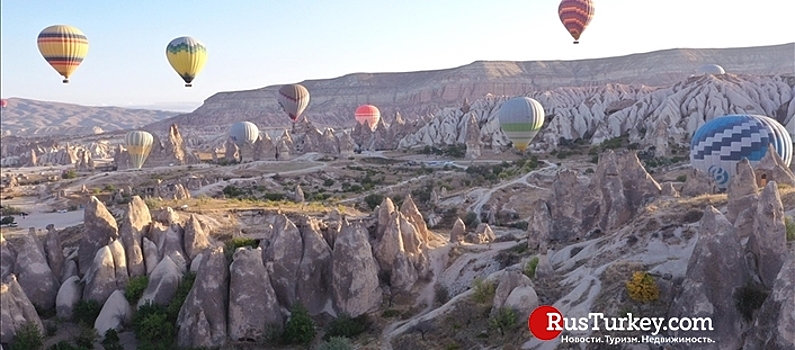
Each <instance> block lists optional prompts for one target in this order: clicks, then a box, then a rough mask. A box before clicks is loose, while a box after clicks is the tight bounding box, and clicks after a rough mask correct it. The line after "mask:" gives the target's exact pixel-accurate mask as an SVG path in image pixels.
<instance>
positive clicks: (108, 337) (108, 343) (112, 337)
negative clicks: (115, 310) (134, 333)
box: [102, 328, 124, 350]
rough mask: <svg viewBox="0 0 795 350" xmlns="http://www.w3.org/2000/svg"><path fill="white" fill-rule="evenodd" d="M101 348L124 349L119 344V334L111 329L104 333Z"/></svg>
mask: <svg viewBox="0 0 795 350" xmlns="http://www.w3.org/2000/svg"><path fill="white" fill-rule="evenodd" d="M102 347H104V348H105V350H124V347H123V346H121V343H120V342H119V334H118V333H116V330H115V329H113V328H111V329H108V330H107V331H105V339H103V340H102Z"/></svg>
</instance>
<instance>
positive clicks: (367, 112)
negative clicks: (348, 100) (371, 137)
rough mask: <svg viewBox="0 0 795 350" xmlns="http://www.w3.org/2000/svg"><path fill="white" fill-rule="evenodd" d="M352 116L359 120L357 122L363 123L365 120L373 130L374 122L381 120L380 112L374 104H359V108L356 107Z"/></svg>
mask: <svg viewBox="0 0 795 350" xmlns="http://www.w3.org/2000/svg"><path fill="white" fill-rule="evenodd" d="M354 117H356V121H357V122H359V124H362V125H364V123H365V122H367V123H368V124H369V126H370V130H375V127H376V124H378V121H379V120H381V112H380V111H378V108H376V106H373V105H361V106H359V108H356V113H354Z"/></svg>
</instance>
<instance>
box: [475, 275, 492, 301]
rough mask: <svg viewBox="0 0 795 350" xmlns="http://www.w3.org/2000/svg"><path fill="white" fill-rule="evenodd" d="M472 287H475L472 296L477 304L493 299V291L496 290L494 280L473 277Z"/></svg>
mask: <svg viewBox="0 0 795 350" xmlns="http://www.w3.org/2000/svg"><path fill="white" fill-rule="evenodd" d="M472 287H473V288H474V289H475V294H474V295H473V296H472V298H473V300H475V302H476V303H479V304H483V303H486V302H491V300H492V299H494V292H495V291H496V290H497V288H496V286H495V285H494V282H491V281H484V280H483V278H481V277H478V278H476V279H475V282H473V283H472Z"/></svg>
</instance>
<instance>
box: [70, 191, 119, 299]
mask: <svg viewBox="0 0 795 350" xmlns="http://www.w3.org/2000/svg"><path fill="white" fill-rule="evenodd" d="M83 222H84V226H85V228H84V231H83V239H82V240H80V248H79V250H78V251H79V255H78V262H77V265H78V267H79V268H80V273H81V274H85V273H86V272H87V271H88V269H89V267H90V266H91V262H92V261H93V260H94V257H95V256H96V255H97V251H98V250H99V249H100V248H101V247H102V246H105V245H107V244H108V243H110V242H111V241H112V240H114V239H116V238H118V237H119V233H118V232H119V230H118V228H117V226H116V219H114V218H113V215H111V214H110V212H109V211H108V209H107V208H106V207H105V204H102V202H100V201H99V199H97V197H94V196H92V197H91V199H90V200H89V202H88V205H86V208H85V210H84V211H83ZM103 302H104V300H103Z"/></svg>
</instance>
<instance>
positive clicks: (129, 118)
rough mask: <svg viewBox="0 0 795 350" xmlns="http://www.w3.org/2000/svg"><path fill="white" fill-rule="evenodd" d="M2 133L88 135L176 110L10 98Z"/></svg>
mask: <svg viewBox="0 0 795 350" xmlns="http://www.w3.org/2000/svg"><path fill="white" fill-rule="evenodd" d="M0 113H2V123H1V124H0V129H2V134H3V135H19V136H33V135H90V134H96V133H101V132H103V131H105V132H107V131H115V130H123V129H130V128H136V127H141V126H144V125H147V124H151V123H154V122H157V121H160V120H163V119H166V118H169V117H173V116H175V115H178V114H179V113H177V112H166V111H156V110H149V109H127V108H120V107H89V106H81V105H76V104H69V103H59V102H48V101H38V100H28V99H21V98H9V99H8V106H7V107H6V108H3V109H2V111H1V112H0Z"/></svg>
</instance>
